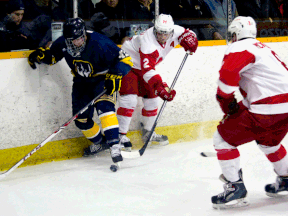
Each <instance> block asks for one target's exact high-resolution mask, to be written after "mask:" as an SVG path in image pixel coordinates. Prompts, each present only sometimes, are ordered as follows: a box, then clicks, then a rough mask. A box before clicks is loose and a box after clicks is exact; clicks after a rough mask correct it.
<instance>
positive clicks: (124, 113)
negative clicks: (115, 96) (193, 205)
mask: <svg viewBox="0 0 288 216" xmlns="http://www.w3.org/2000/svg"><path fill="white" fill-rule="evenodd" d="M133 112H134V109H127V108H124V107H119V108H118V110H117V115H122V116H126V117H132V114H133Z"/></svg>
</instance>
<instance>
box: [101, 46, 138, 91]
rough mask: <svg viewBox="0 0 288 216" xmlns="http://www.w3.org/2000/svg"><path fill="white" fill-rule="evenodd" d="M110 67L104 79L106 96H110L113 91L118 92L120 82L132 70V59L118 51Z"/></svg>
mask: <svg viewBox="0 0 288 216" xmlns="http://www.w3.org/2000/svg"><path fill="white" fill-rule="evenodd" d="M112 62H114V63H113V64H112V67H110V68H109V72H108V73H107V74H106V78H105V88H106V89H107V92H106V94H109V95H112V94H113V93H114V92H115V91H119V90H120V88H121V81H122V78H123V76H125V75H126V74H127V73H128V72H129V71H130V70H131V68H132V66H133V63H132V58H131V56H129V55H128V54H127V53H126V52H125V51H124V50H119V52H118V56H117V57H116V58H114V60H113V61H112Z"/></svg>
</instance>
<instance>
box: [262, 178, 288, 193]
mask: <svg viewBox="0 0 288 216" xmlns="http://www.w3.org/2000/svg"><path fill="white" fill-rule="evenodd" d="M265 191H266V195H267V196H270V197H283V196H288V176H286V177H281V176H278V177H277V178H276V182H275V183H273V184H267V185H266V186H265Z"/></svg>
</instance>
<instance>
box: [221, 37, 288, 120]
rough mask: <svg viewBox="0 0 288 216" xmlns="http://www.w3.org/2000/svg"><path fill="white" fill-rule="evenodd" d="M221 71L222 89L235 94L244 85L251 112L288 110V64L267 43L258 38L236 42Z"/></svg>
mask: <svg viewBox="0 0 288 216" xmlns="http://www.w3.org/2000/svg"><path fill="white" fill-rule="evenodd" d="M219 73H220V77H219V81H218V88H219V89H220V91H221V92H222V93H224V94H231V93H233V92H234V91H236V90H237V89H238V88H240V92H241V94H242V96H243V98H244V99H243V104H244V105H245V106H246V107H248V108H249V111H250V112H252V113H257V114H267V115H269V114H280V113H287V112H288V68H287V66H286V65H285V63H284V62H283V61H281V59H280V58H279V56H278V55H277V54H276V53H275V52H274V51H273V50H271V49H270V48H269V47H268V46H267V45H265V44H263V43H261V42H259V41H258V40H256V39H245V40H242V41H238V42H234V43H232V44H231V45H230V46H229V47H228V49H227V50H226V53H225V56H224V59H223V62H222V67H221V69H220V71H219Z"/></svg>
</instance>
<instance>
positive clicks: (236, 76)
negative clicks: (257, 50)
mask: <svg viewBox="0 0 288 216" xmlns="http://www.w3.org/2000/svg"><path fill="white" fill-rule="evenodd" d="M251 63H255V55H254V54H253V53H251V52H249V51H247V50H243V51H240V52H230V53H228V54H226V55H225V56H224V58H223V62H222V67H221V69H220V71H219V75H220V77H219V80H218V89H217V94H218V95H220V96H222V97H224V98H225V97H229V96H230V95H231V94H233V93H234V92H235V91H236V90H237V89H238V88H239V81H240V72H241V71H242V70H243V69H244V68H245V67H246V66H248V65H249V64H251Z"/></svg>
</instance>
